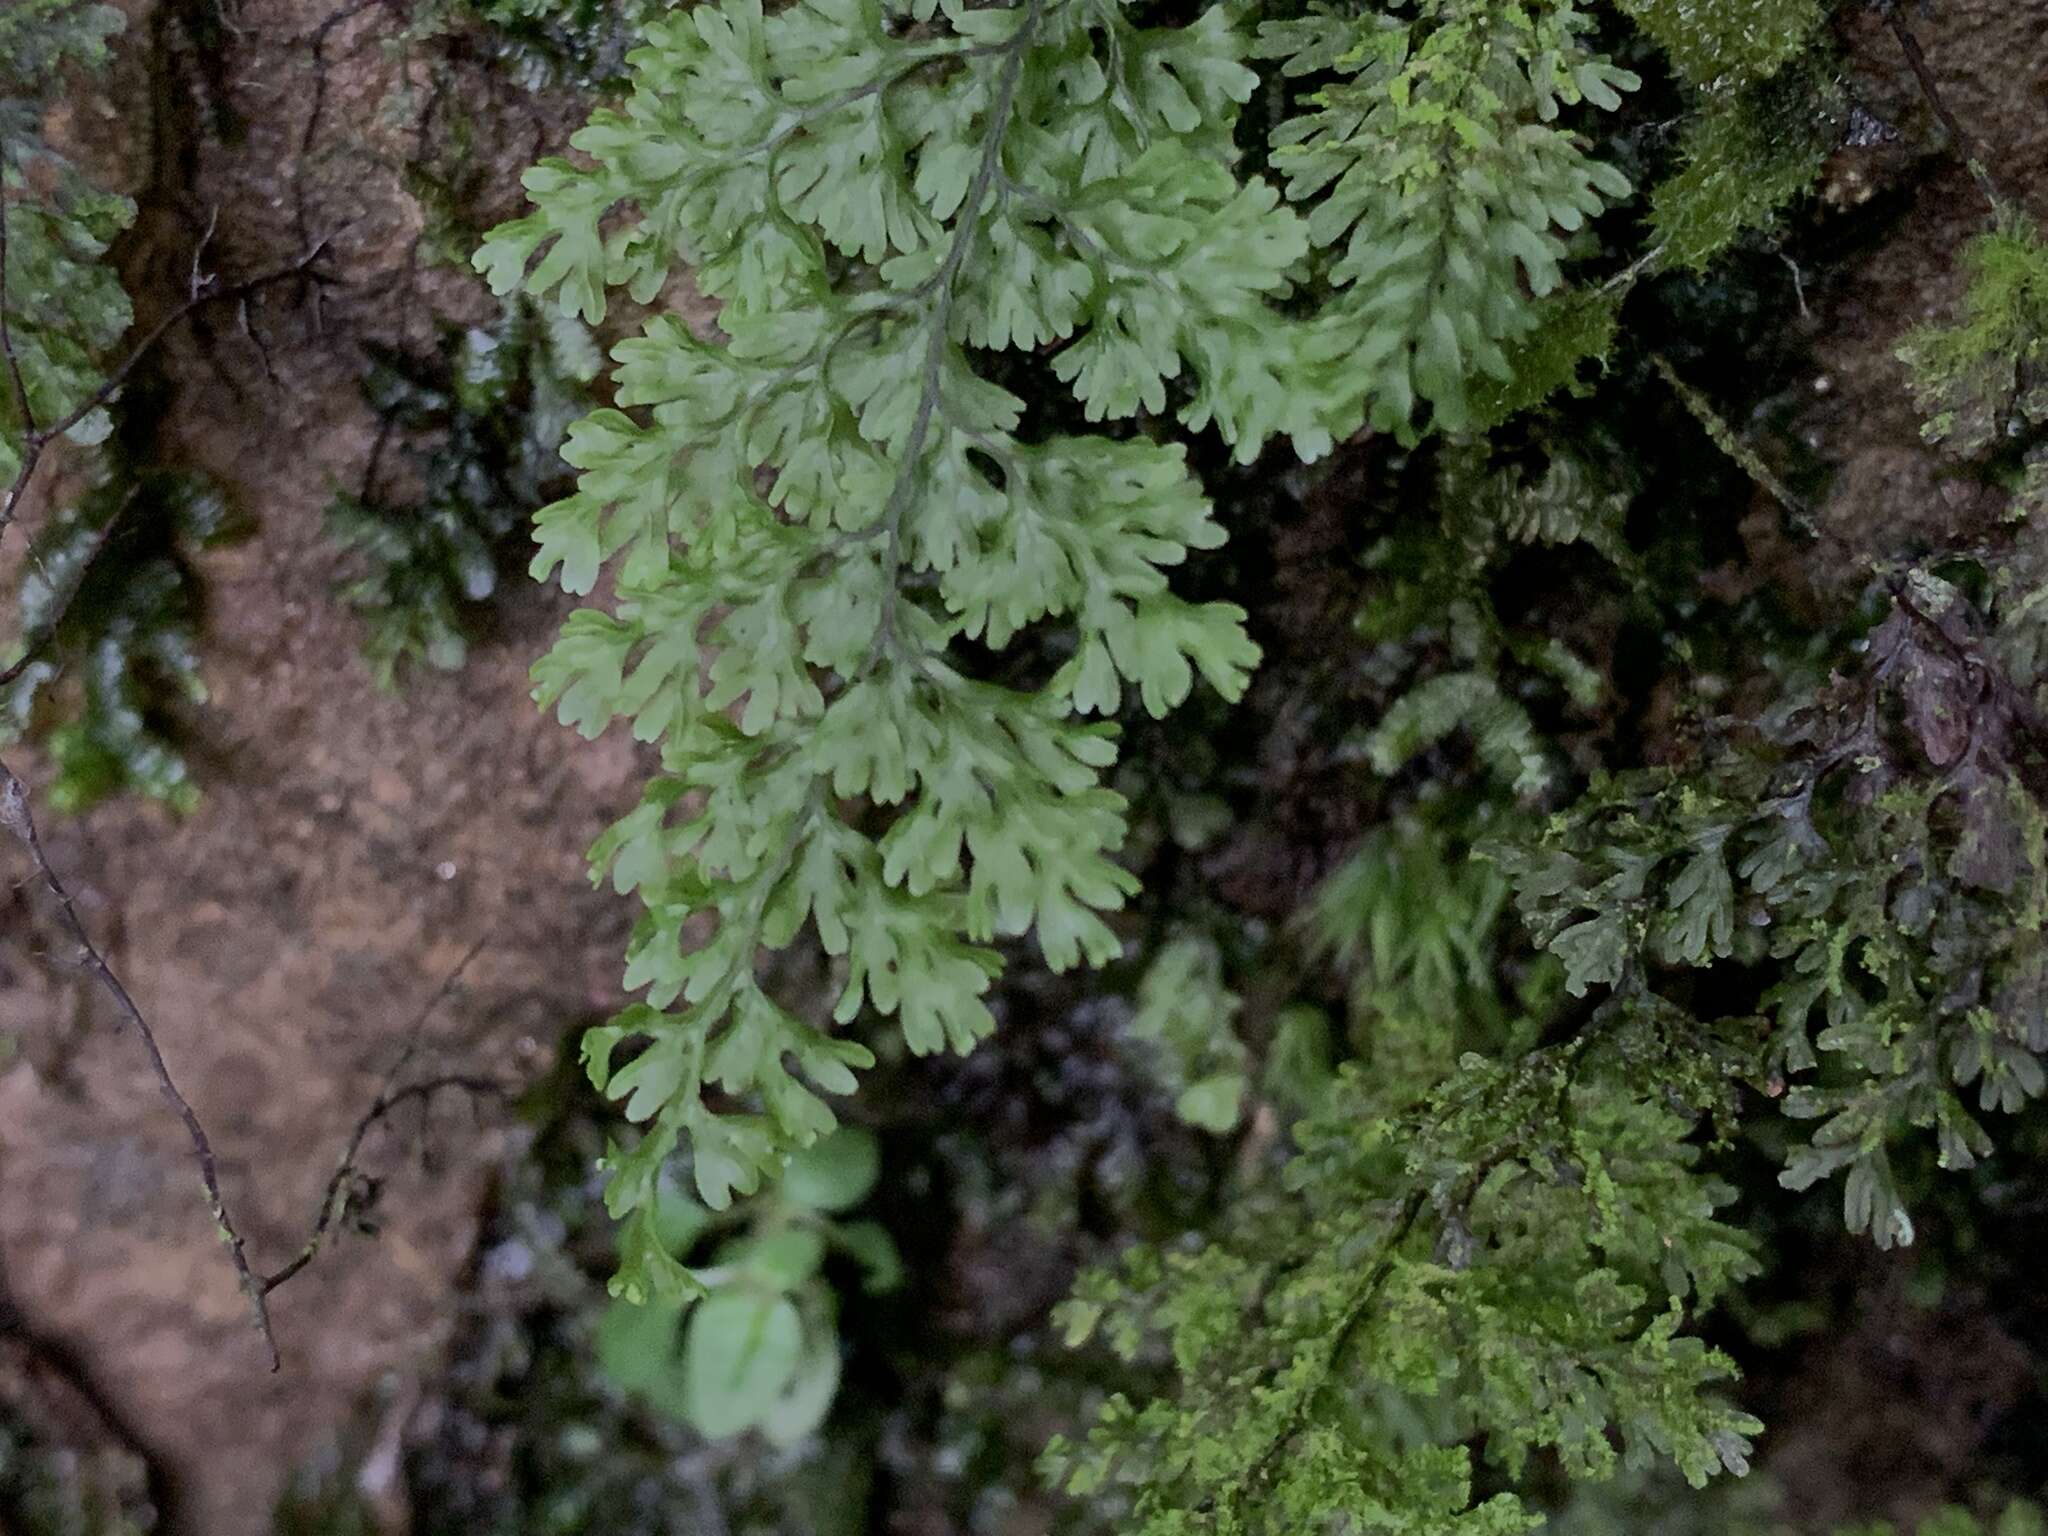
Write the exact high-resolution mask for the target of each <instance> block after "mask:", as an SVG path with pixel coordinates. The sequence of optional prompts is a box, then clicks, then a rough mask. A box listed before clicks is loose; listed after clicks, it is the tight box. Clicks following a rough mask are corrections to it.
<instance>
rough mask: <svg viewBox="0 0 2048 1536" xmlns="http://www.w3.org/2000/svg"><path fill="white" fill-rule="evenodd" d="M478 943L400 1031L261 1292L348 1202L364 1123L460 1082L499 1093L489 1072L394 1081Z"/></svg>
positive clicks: (303, 1256)
mask: <svg viewBox="0 0 2048 1536" xmlns="http://www.w3.org/2000/svg"><path fill="white" fill-rule="evenodd" d="M483 947H484V941H483V940H482V939H478V940H477V941H476V943H474V944H472V945H470V947H469V952H468V953H467V954H465V955H464V956H463V957H462V958H461V959H460V960H458V961H457V962H456V963H455V969H454V970H452V971H450V972H449V973H448V975H447V977H446V979H444V980H443V981H442V983H441V985H440V986H439V987H437V988H435V990H434V995H433V996H432V997H430V998H428V999H427V1001H426V1005H425V1006H424V1007H422V1008H421V1009H420V1011H419V1013H418V1015H417V1016H416V1017H415V1018H414V1019H413V1021H412V1024H411V1026H410V1028H409V1029H408V1030H407V1031H406V1041H405V1045H404V1047H403V1048H402V1049H401V1050H400V1051H399V1053H398V1056H397V1059H396V1060H394V1061H393V1062H392V1063H391V1066H390V1068H389V1069H388V1070H387V1071H386V1072H385V1074H384V1080H383V1082H382V1083H380V1084H379V1085H378V1087H377V1096H376V1098H374V1099H372V1100H371V1101H370V1107H369V1108H368V1109H366V1110H364V1111H363V1113H362V1117H361V1118H360V1119H358V1120H357V1121H356V1124H355V1129H354V1130H353V1131H351V1132H350V1133H349V1138H348V1145H347V1146H346V1147H345V1148H343V1150H342V1154H341V1161H340V1162H339V1163H337V1164H336V1165H335V1168H334V1176H333V1177H332V1178H330V1179H329V1180H328V1181H327V1188H326V1190H325V1192H323V1193H322V1194H321V1196H320V1209H319V1210H318V1211H317V1212H316V1213H315V1214H314V1218H313V1231H312V1235H311V1236H309V1237H308V1238H307V1239H306V1245H305V1247H303V1248H301V1249H300V1250H299V1252H298V1256H297V1257H296V1258H294V1259H293V1260H292V1261H291V1263H289V1264H287V1265H285V1267H284V1268H283V1269H280V1270H279V1271H277V1273H276V1274H273V1275H267V1276H265V1277H264V1278H263V1279H262V1280H261V1281H260V1282H258V1284H259V1288H260V1291H261V1294H263V1295H265V1296H268V1295H269V1294H270V1293H271V1292H272V1291H274V1290H276V1289H277V1288H278V1287H279V1286H280V1285H283V1284H284V1283H285V1281H287V1280H289V1279H291V1277H292V1276H293V1275H296V1274H297V1273H298V1272H299V1271H300V1270H302V1269H304V1268H305V1267H306V1266H307V1265H308V1264H310V1263H312V1262H313V1260H314V1258H315V1256H316V1255H318V1254H319V1252H320V1249H321V1248H322V1247H323V1246H324V1245H325V1244H326V1242H327V1238H328V1236H329V1234H330V1233H331V1232H332V1230H333V1228H334V1225H335V1223H336V1222H337V1221H339V1220H340V1218H341V1216H342V1215H343V1213H344V1212H345V1211H346V1210H347V1208H348V1203H349V1199H348V1182H349V1176H350V1175H351V1174H353V1173H354V1172H355V1167H356V1155H357V1154H358V1153H359V1152H361V1151H362V1147H363V1138H364V1137H366V1136H368V1135H369V1134H370V1127H372V1126H373V1125H375V1124H376V1123H377V1122H378V1121H380V1120H382V1119H383V1118H384V1117H385V1116H387V1115H389V1114H390V1113H391V1112H392V1111H393V1110H394V1109H396V1108H397V1107H398V1106H399V1105H400V1104H403V1103H405V1102H406V1101H407V1100H409V1099H423V1098H428V1097H431V1096H432V1095H433V1094H435V1093H437V1092H439V1091H440V1090H441V1089H444V1088H462V1089H466V1090H468V1091H469V1092H471V1093H493V1094H500V1093H503V1092H504V1091H505V1088H504V1085H503V1084H501V1083H498V1082H495V1081H493V1080H491V1079H489V1078H473V1077H462V1076H455V1075H450V1076H446V1077H437V1078H428V1079H426V1080H424V1081H422V1082H417V1083H411V1084H408V1085H407V1086H406V1087H403V1088H399V1087H397V1086H395V1085H396V1084H397V1082H398V1078H399V1074H400V1073H402V1072H404V1071H405V1069H406V1068H407V1067H408V1066H410V1065H411V1064H412V1060H413V1058H414V1057H415V1056H417V1055H418V1054H419V1049H420V1043H421V1041H422V1039H423V1038H424V1031H425V1029H426V1024H427V1020H428V1019H430V1018H432V1017H433V1015H434V1010H435V1009H437V1008H439V1007H440V1006H441V1004H442V1002H443V1001H444V1000H446V998H447V996H448V994H449V993H450V992H452V991H454V990H455V984H456V983H457V982H458V981H460V980H461V979H462V973H463V972H464V971H466V970H468V969H469V963H470V962H471V961H472V960H474V959H475V958H476V957H477V955H478V953H479V952H481V951H482V949H483Z"/></svg>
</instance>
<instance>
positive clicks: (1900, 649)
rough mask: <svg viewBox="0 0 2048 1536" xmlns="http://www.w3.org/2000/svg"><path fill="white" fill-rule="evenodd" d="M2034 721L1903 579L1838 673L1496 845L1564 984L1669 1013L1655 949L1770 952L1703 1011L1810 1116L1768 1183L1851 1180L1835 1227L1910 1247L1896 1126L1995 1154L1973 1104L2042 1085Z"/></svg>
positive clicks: (1956, 606)
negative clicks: (1714, 1009) (1514, 841)
mask: <svg viewBox="0 0 2048 1536" xmlns="http://www.w3.org/2000/svg"><path fill="white" fill-rule="evenodd" d="M2033 718H2034V717H2033V714H2032V706H2031V704H2030V703H2028V702H2027V700H2026V697H2025V695H2024V694H2022V693H2021V692H2020V691H2019V690H2017V689H2016V688H2015V687H2014V686H2013V685H2012V683H2011V681H2010V680H2009V678H2008V677H2007V676H2006V674H2005V672H2004V671H2003V670H2002V669H2001V668H2000V666H1999V664H1998V661H1997V658H1996V655H1995V652H1994V650H1993V649H1992V647H1991V646H1990V645H1989V644H1988V643H1987V636H1986V624H1985V621H1984V619H1983V618H1982V617H1981V616H1980V615H1979V614H1977V613H1976V612H1975V611H1974V610H1973V608H1972V607H1971V605H1970V604H1969V603H1968V602H1967V601H1966V600H1965V598H1964V597H1963V595H1962V593H1961V592H1959V591H1958V590H1957V589H1956V588H1954V587H1953V586H1951V585H1949V584H1948V583H1946V582H1944V581H1941V580H1940V579H1938V578H1936V577H1934V576H1932V575H1929V574H1926V573H1919V572H1916V573H1915V574H1914V576H1913V578H1912V579H1911V580H1910V581H1907V582H1905V583H1903V584H1902V585H1901V586H1900V588H1899V589H1898V591H1897V594H1896V596H1895V598H1894V606H1893V609H1892V612H1891V613H1890V615H1889V616H1888V617H1887V618H1886V619H1885V620H1884V622H1883V623H1882V624H1881V625H1879V626H1878V628H1877V629H1876V630H1875V631H1874V632H1873V633H1872V634H1871V636H1870V638H1869V649H1868V653H1867V665H1866V667H1865V669H1864V670H1863V671H1862V672H1861V673H1860V674H1859V675H1856V676H1853V677H1849V678H1842V679H1837V680H1834V681H1832V682H1830V683H1829V684H1828V685H1826V686H1825V687H1823V688H1822V689H1821V690H1820V691H1819V692H1818V693H1815V694H1812V695H1808V696H1796V697H1793V698H1790V699H1787V700H1785V701H1784V702H1783V703H1782V704H1781V705H1780V706H1779V707H1778V708H1777V709H1776V710H1774V711H1772V712H1771V713H1770V714H1769V715H1767V716H1766V717H1765V718H1764V719H1763V720H1762V721H1761V722H1759V725H1758V727H1757V730H1756V732H1755V733H1754V736H1753V739H1751V738H1750V737H1749V735H1748V733H1744V734H1743V735H1741V736H1731V737H1730V738H1728V739H1727V740H1725V741H1724V742H1723V743H1722V744H1721V749H1720V751H1719V752H1717V753H1716V754H1715V755H1713V756H1712V757H1710V758H1708V759H1707V760H1706V761H1704V762H1703V763H1702V764H1701V765H1700V766H1699V767H1698V768H1697V769H1696V770H1694V771H1693V772H1690V773H1685V774H1679V773H1674V772H1670V771H1665V770H1646V771H1643V772H1640V773H1636V774H1631V775H1626V776H1622V777H1619V778H1616V779H1614V780H1612V781H1611V782H1609V783H1607V784H1605V785H1602V786H1598V787H1596V789H1595V790H1594V791H1593V792H1592V793H1590V794H1589V795H1588V796H1586V797H1585V798H1584V799H1582V800H1581V801H1580V802H1579V803H1578V804H1576V805H1575V806H1574V807H1573V808H1572V809H1571V811H1570V812H1569V813H1568V814H1566V815H1564V816H1561V817H1559V818H1557V819H1556V821H1555V822H1554V823H1553V825H1552V826H1551V827H1550V829H1549V830H1548V831H1547V832H1546V834H1545V836H1544V837H1543V838H1542V839H1541V840H1540V841H1538V842H1536V843H1535V844H1533V845H1528V846H1524V847H1520V848H1503V849H1501V850H1500V851H1499V852H1498V854H1497V856H1498V857H1499V858H1500V860H1501V862H1502V864H1503V867H1504V868H1505V869H1506V870H1507V871H1508V873H1509V874H1510V876H1511V878H1512V879H1513V881H1514V883H1515V887H1516V898H1517V901H1518V902H1519V903H1520V905H1521V908H1522V911H1523V914H1524V916H1525V918H1526V919H1527V920H1528V922H1529V923H1530V925H1531V929H1532V931H1533V933H1534V935H1535V937H1536V938H1537V940H1538V941H1539V942H1541V943H1542V944H1544V945H1545V946H1546V947H1547V948H1548V949H1549V950H1550V951H1551V952H1552V953H1553V954H1555V955H1556V956H1557V957H1558V958H1559V959H1561V960H1562V961H1563V962H1564V963H1565V966H1566V968H1567V971H1568V978H1569V979H1568V985H1569V987H1570V990H1571V991H1572V992H1573V993H1575V994H1583V993H1585V992H1586V991H1587V990H1588V989H1589V988H1592V987H1612V988H1619V989H1621V990H1622V991H1623V992H1624V993H1627V994H1631V995H1633V996H1634V997H1635V999H1636V1003H1635V1006H1638V1007H1641V1008H1643V1009H1645V1010H1648V1011H1649V1012H1651V1013H1653V1014H1658V1015H1663V1014H1666V1013H1674V1014H1677V1015H1679V1016H1681V1017H1686V1016H1688V1015H1687V1011H1686V1010H1685V1009H1683V1008H1682V1007H1681V1005H1680V1004H1679V1003H1678V1002H1676V1001H1675V1000H1673V999H1672V998H1670V997H1668V996H1664V995H1662V994H1660V993H1659V992H1658V991H1657V990H1656V989H1655V987H1654V985H1653V983H1652V981H1651V979H1650V978H1651V977H1652V975H1653V968H1654V967H1655V966H1658V965H1661V966H1665V967H1705V966H1712V965H1714V964H1716V963H1717V962H1721V961H1732V962H1735V963H1737V964H1742V965H1747V966H1749V967H1753V968H1756V967H1762V968H1765V974H1766V976H1767V977H1768V981H1767V984H1766V985H1765V986H1764V988H1763V990H1762V991H1761V993H1760V994H1759V995H1758V996H1757V998H1756V1013H1755V1015H1754V1016H1752V1017H1749V1018H1747V1019H1738V1020H1721V1021H1717V1027H1718V1028H1720V1029H1722V1030H1724V1031H1732V1032H1733V1033H1734V1034H1736V1035H1737V1036H1740V1035H1742V1034H1744V1033H1746V1034H1747V1036H1748V1038H1749V1040H1750V1042H1751V1049H1752V1050H1753V1051H1754V1053H1755V1057H1754V1062H1753V1064H1752V1065H1751V1066H1750V1067H1749V1068H1747V1069H1746V1073H1747V1075H1749V1076H1751V1077H1753V1078H1756V1079H1757V1080H1760V1081H1765V1082H1768V1083H1769V1084H1770V1085H1772V1090H1773V1092H1774V1093H1775V1092H1784V1093H1785V1097H1784V1101H1783V1102H1784V1109H1785V1111H1786V1113H1788V1114H1790V1115H1792V1116H1794V1117H1795V1118H1799V1119H1811V1120H1817V1121H1819V1122H1821V1123H1820V1124H1819V1125H1818V1126H1816V1128H1815V1130H1814V1133H1813V1136H1812V1138H1811V1140H1810V1141H1809V1142H1808V1143H1806V1144H1804V1145H1801V1146H1798V1147H1797V1148H1796V1149H1795V1151H1794V1152H1793V1153H1792V1158H1791V1163H1790V1165H1789V1166H1788V1168H1787V1169H1786V1171H1785V1173H1784V1176H1783V1177H1784V1182H1785V1183H1786V1184H1787V1185H1788V1186H1790V1187H1792V1188H1795V1189H1799V1188H1805V1187H1806V1186H1808V1185H1810V1184H1813V1183H1815V1182H1817V1181H1818V1180H1820V1179H1823V1178H1827V1177H1830V1176H1831V1175H1833V1174H1835V1173H1838V1172H1841V1173H1846V1176H1847V1177H1846V1182H1845V1186H1844V1202H1845V1208H1846V1214H1847V1220H1848V1225H1849V1226H1850V1228H1851V1229H1852V1230H1855V1231H1867V1232H1869V1233H1870V1234H1871V1236H1872V1238H1873V1239H1874V1240H1875V1241H1876V1242H1877V1243H1878V1244H1879V1245H1880V1246H1889V1245H1890V1244H1892V1243H1894V1242H1908V1241H1910V1240H1911V1238H1912V1231H1913V1228H1912V1221H1911V1218H1910V1216H1909V1215H1908V1213H1907V1211H1906V1208H1905V1204H1904V1202H1903V1201H1902V1199H1901V1198H1900V1196H1899V1193H1898V1189H1897V1186H1896V1183H1895V1181H1894V1178H1893V1174H1892V1164H1891V1157H1890V1151H1891V1148H1892V1146H1893V1144H1894V1143H1895V1142H1896V1141H1897V1139H1898V1138H1899V1137H1900V1135H1901V1134H1902V1133H1904V1132H1906V1131H1907V1130H1909V1129H1911V1128H1919V1129H1923V1130H1932V1131H1933V1132H1934V1133H1935V1134H1936V1136H1937V1138H1938V1141H1939V1150H1940V1161H1941V1164H1942V1166H1944V1167H1949V1168H1968V1167H1970V1166H1972V1165H1973V1164H1974V1163H1975V1162H1976V1161H1977V1160H1978V1159H1979V1158H1981V1157H1983V1156H1985V1155H1986V1154H1987V1153H1988V1152H1989V1151H1990V1149H1991V1141H1990V1138H1989V1136H1988V1135H1987V1134H1986V1132H1985V1130H1984V1129H1983V1126H1982V1125H1981V1124H1980V1122H1979V1120H1978V1118H1977V1116H1978V1114H1979V1113H1981V1112H1985V1111H1992V1110H2000V1111H2012V1110H2015V1109H2018V1108H2019V1107H2020V1106H2021V1105H2023V1104H2025V1103H2026V1102H2027V1101H2028V1100H2030V1099H2032V1098H2035V1097H2038V1096H2039V1095H2040V1093H2041V1091H2042V1088H2043V1086H2044V1083H2048V1075H2044V1072H2043V1068H2042V1064H2041V1061H2040V1059H2039V1058H2040V1053H2041V1052H2042V1051H2043V1050H2048V1026H2044V1024H2043V1017H2044V1014H2043V990H2042V989H2043V987H2044V985H2048V971H2044V966H2048V949H2044V947H2043V940H2042V924H2043V921H2044V916H2048V855H2044V852H2043V849H2044V846H2048V817H2044V815H2043V812H2042V810H2041V807H2040V805H2039V804H2038V802H2037V801H2036V799H2035V798H2034V795H2033V793H2032V792H2031V791H2030V790H2029V789H2028V788H2027V787H2026V785H2027V782H2028V776H2029V775H2030V774H2031V773H2032V772H2033V771H2034V770H2035V767H2036V765H2037V761H2038V755H2039V752H2040V744H2039V742H2038V740H2037V739H2036V738H2035V736H2034V729H2033V726H2032V724H2031V723H2029V722H2031V721H2032V719H2033ZM1816 1074H1817V1075H1816ZM1795 1080H1796V1081H1795ZM1788 1083H1790V1084H1791V1086H1790V1091H1789V1092H1786V1091H1785V1090H1786V1086H1787V1084H1788ZM1965 1090H1968V1091H1969V1092H1970V1095H1971V1098H1973V1099H1974V1108H1973V1106H1972V1104H1971V1103H1970V1102H1969V1101H1968V1100H1966V1099H1965V1097H1964V1094H1965Z"/></svg>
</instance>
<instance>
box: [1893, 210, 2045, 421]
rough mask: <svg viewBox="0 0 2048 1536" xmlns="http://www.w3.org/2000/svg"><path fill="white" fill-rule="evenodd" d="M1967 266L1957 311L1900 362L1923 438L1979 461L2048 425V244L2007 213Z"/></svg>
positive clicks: (1906, 349) (1920, 336)
mask: <svg viewBox="0 0 2048 1536" xmlns="http://www.w3.org/2000/svg"><path fill="white" fill-rule="evenodd" d="M1962 266H1963V270H1964V271H1965V272H1966V273H1967V274H1968V278H1969V284H1968V286H1967V287H1966V288H1965V289H1964V291H1963V301H1962V305H1961V310H1960V313H1959V314H1958V315H1957V317H1956V318H1955V320H1954V321H1953V322H1951V323H1950V324H1947V325H1928V326H1922V327H1920V328H1919V329H1917V330H1914V331H1912V332H1910V333H1908V335H1907V336H1906V338H1905V339H1904V341H1902V342H1901V343H1900V344H1899V360H1900V361H1901V362H1903V363H1904V364H1905V365H1906V367H1907V369H1908V371H1909V373H1910V378H1911V384H1912V388H1913V395H1914V399H1915V401H1916V402H1917V403H1918V405H1919V407H1920V410H1921V412H1922V414H1923V415H1924V416H1925V417H1926V422H1925V425H1924V426H1923V427H1922V429H1921V430H1922V433H1923V435H1925V437H1926V438H1927V440H1928V441H1929V442H1931V443H1945V444H1946V445H1948V446H1949V447H1950V448H1952V449H1953V450H1955V451H1956V452H1958V453H1977V452H1980V451H1982V450H1983V449H1985V448H1987V447H1989V446H1991V445H1992V444H1993V443H1994V442H1996V441H1998V440H2000V439H2002V438H2007V437H2010V436H2015V435H2018V434H2019V433H2021V432H2023V431H2025V430H2027V429H2030V428H2040V427H2044V426H2048V242H2044V241H2043V239H2042V238H2041V233H2040V231H2039V229H2037V228H2036V227H2035V225H2034V223H2033V221H2032V220H2030V219H2028V218H2027V217H2026V216H2025V215H2024V214H2022V213H2019V212H2017V211H2016V210H2011V209H2008V210H2006V211H2005V212H2004V213H2003V214H2002V215H2001V217H2000V218H1999V221H1998V226H1997V227H1996V228H1995V229H1992V230H1989V231H1987V232H1986V233H1984V234H1981V235H1979V236H1977V237H1976V238H1975V239H1973V240H1972V241H1971V242H1970V243H1969V244H1968V245H1967V246H1966V247H1964V249H1963V256H1962Z"/></svg>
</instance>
